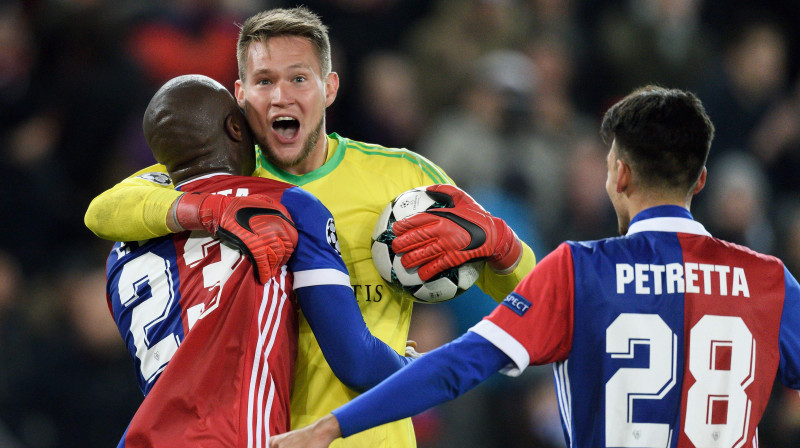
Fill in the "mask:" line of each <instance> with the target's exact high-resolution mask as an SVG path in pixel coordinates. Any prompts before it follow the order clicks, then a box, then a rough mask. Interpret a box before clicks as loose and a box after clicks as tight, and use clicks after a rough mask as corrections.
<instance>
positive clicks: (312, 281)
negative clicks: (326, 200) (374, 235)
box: [281, 187, 350, 289]
mask: <svg viewBox="0 0 800 448" xmlns="http://www.w3.org/2000/svg"><path fill="white" fill-rule="evenodd" d="M281 204H283V206H284V207H286V209H287V210H288V211H289V214H291V215H292V220H293V221H294V225H295V227H296V228H297V234H298V239H297V246H296V247H295V249H294V253H293V254H292V257H291V258H290V259H289V262H288V263H287V265H288V267H289V269H290V270H291V271H292V273H293V274H294V288H295V289H298V288H303V287H306V286H314V285H343V286H347V287H350V277H349V275H348V272H347V267H346V266H345V264H344V261H343V260H342V254H341V251H340V250H339V240H338V238H337V235H336V225H335V224H334V221H333V216H332V215H331V212H330V211H328V209H327V208H326V207H325V206H324V205H322V202H320V201H319V199H317V198H316V197H314V196H313V195H312V194H311V193H309V192H307V191H305V190H302V189H300V188H298V187H294V188H289V189H287V190H286V191H285V192H284V193H283V197H282V198H281Z"/></svg>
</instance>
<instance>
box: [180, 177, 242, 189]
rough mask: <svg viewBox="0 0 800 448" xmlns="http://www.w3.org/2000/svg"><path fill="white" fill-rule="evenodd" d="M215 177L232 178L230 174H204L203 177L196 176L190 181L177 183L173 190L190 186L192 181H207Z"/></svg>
mask: <svg viewBox="0 0 800 448" xmlns="http://www.w3.org/2000/svg"><path fill="white" fill-rule="evenodd" d="M215 176H233V174H231V173H211V174H204V175H202V176H197V177H193V178H191V179H187V180H185V181H183V182H181V183H179V184H178V185H175V189H176V190H179V189H181V188H182V187H185V186H186V185H188V184H190V183H192V182H194V181H196V180H201V179H208V178H209V177H215Z"/></svg>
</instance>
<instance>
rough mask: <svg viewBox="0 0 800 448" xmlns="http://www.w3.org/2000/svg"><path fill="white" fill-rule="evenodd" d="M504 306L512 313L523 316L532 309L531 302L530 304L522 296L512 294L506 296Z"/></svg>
mask: <svg viewBox="0 0 800 448" xmlns="http://www.w3.org/2000/svg"><path fill="white" fill-rule="evenodd" d="M503 305H505V306H507V307H508V308H510V309H511V311H513V312H515V313H517V314H518V315H520V316H522V315H523V314H525V312H527V311H528V309H529V308H530V307H531V302H529V301H528V299H526V298H525V297H522V296H521V295H519V294H517V293H515V292H512V293H511V294H509V295H508V296H506V298H505V300H503Z"/></svg>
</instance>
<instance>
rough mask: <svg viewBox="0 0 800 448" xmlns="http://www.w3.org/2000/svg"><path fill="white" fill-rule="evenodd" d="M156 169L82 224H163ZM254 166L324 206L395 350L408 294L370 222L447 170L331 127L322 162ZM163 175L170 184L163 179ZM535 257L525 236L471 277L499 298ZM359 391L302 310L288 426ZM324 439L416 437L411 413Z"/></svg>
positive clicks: (365, 444) (142, 231) (151, 230)
mask: <svg viewBox="0 0 800 448" xmlns="http://www.w3.org/2000/svg"><path fill="white" fill-rule="evenodd" d="M158 171H161V172H165V169H164V167H163V166H161V165H156V166H153V167H150V168H148V169H146V170H142V171H140V172H139V173H136V174H134V175H133V176H131V177H130V178H128V179H126V180H124V181H123V182H121V183H120V184H117V185H116V186H114V187H113V188H112V189H111V190H109V191H106V192H105V193H103V194H101V195H100V196H98V197H97V198H96V199H95V200H94V201H93V203H92V206H91V207H94V210H93V211H92V209H91V208H90V213H87V217H86V225H87V226H88V227H89V228H90V229H91V230H93V231H94V232H95V233H96V234H98V235H100V236H102V237H104V238H109V239H117V240H140V239H144V238H150V237H153V236H157V235H163V234H166V233H168V230H167V228H166V223H165V219H166V214H167V210H168V209H169V205H170V204H171V203H172V201H173V200H174V199H175V197H176V196H177V195H178V194H180V193H176V192H174V191H169V193H167V190H166V189H162V188H158V186H157V185H155V183H154V180H153V179H148V178H149V177H154V176H156V173H157V172H158ZM254 175H258V176H261V177H266V178H272V179H278V180H282V181H284V182H289V183H291V184H294V185H297V186H299V187H301V188H303V189H304V190H306V191H308V192H310V193H312V194H314V195H315V196H316V197H317V198H319V199H320V201H321V202H322V203H323V204H324V205H325V206H326V207H327V208H328V209H329V210H330V212H331V214H332V215H333V217H334V219H335V220H336V231H337V234H338V237H339V245H340V249H341V251H342V257H343V259H344V262H345V264H346V265H347V269H348V271H349V273H350V282H351V284H352V286H353V289H354V291H355V295H356V299H357V300H358V305H359V307H360V309H361V312H362V314H363V316H364V320H365V322H366V324H367V327H368V328H369V329H370V331H371V332H372V334H373V335H375V336H376V337H378V338H379V339H381V340H382V341H384V342H385V343H386V344H388V345H389V346H390V347H392V348H393V349H395V350H396V351H397V352H398V353H404V351H405V345H406V341H407V339H408V330H409V324H410V321H411V311H412V304H413V302H412V301H411V300H408V299H407V298H404V297H403V296H402V295H401V294H398V293H397V292H395V291H394V290H392V289H391V288H389V286H388V285H387V284H386V283H385V282H384V280H383V279H382V278H381V276H380V274H378V271H377V270H376V269H375V267H374V266H373V264H372V258H371V256H372V255H371V251H370V246H371V234H372V228H373V226H374V224H375V221H376V220H377V218H378V215H379V214H380V213H381V211H382V210H383V208H384V207H385V206H386V204H388V203H389V202H390V201H391V200H392V199H394V198H395V197H396V196H397V195H398V194H400V193H402V192H404V191H406V190H409V189H411V188H414V187H419V186H425V185H432V184H439V183H452V181H451V180H450V178H449V177H448V176H447V175H446V174H445V173H444V172H443V171H442V170H441V169H440V168H439V167H437V166H436V165H434V164H433V163H431V162H430V161H428V160H427V159H425V158H424V157H422V156H421V155H419V154H416V153H414V152H412V151H408V150H405V149H394V148H385V147H382V146H378V145H373V144H367V143H361V142H356V141H353V140H350V139H347V138H343V137H341V136H339V135H337V134H336V133H333V134H330V135H329V136H328V158H327V160H326V162H325V163H324V164H323V165H322V166H321V167H320V168H318V169H316V170H314V171H312V172H310V173H306V174H304V175H293V174H289V173H287V172H285V171H283V170H281V169H279V168H277V167H275V166H273V165H272V164H270V163H269V162H268V161H267V160H266V158H265V157H263V155H262V154H261V152H260V151H258V167H257V169H256V172H255V173H254ZM162 185H165V186H166V187H171V186H170V185H169V184H168V183H164V182H162ZM134 191H137V192H136V193H134ZM130 195H134V196H135V198H131V197H130ZM142 198H144V199H145V200H144V201H143V200H142ZM104 216H111V217H113V218H111V219H105V218H103V217H104ZM162 221H163V222H164V224H163V228H162V227H161V222H162ZM148 223H149V224H148ZM534 264H535V257H534V255H533V252H532V251H531V249H530V248H529V247H528V246H527V245H526V244H525V243H523V255H522V260H521V261H520V263H519V265H518V266H517V268H516V269H515V270H514V271H513V272H512V273H510V274H508V275H498V274H497V273H495V272H493V271H492V270H491V269H490V268H488V266H487V267H486V268H485V269H484V271H483V273H482V274H481V277H480V278H479V280H478V286H479V287H480V288H481V289H482V290H483V291H484V292H486V293H487V294H489V295H490V296H491V297H493V298H494V299H495V300H496V301H501V300H502V299H503V298H505V296H506V295H507V294H508V293H509V292H511V290H512V289H513V288H514V287H515V286H516V285H517V283H519V281H520V280H521V279H522V278H523V277H524V276H525V275H526V274H527V273H528V272H530V270H531V269H533V265H534ZM357 395H358V393H357V392H355V391H352V390H350V389H348V388H347V387H346V386H345V385H344V384H342V383H341V382H340V381H339V380H338V379H337V378H336V376H335V375H334V374H333V372H332V371H331V369H330V367H329V366H328V363H327V362H326V361H325V358H324V356H323V355H322V351H321V350H320V348H319V345H318V344H317V341H316V339H315V338H314V335H313V334H312V332H311V329H310V328H309V325H308V322H306V320H305V319H304V317H303V316H302V315H301V316H300V334H299V341H298V358H297V363H296V374H295V379H294V388H293V390H292V401H291V419H292V428H293V429H296V428H301V427H304V426H307V425H309V424H311V423H313V422H314V421H316V420H318V419H319V418H321V417H323V416H325V415H326V414H328V413H329V412H330V411H332V410H333V409H335V408H337V407H339V406H341V405H343V404H344V403H346V402H348V401H350V400H351V399H352V398H354V397H355V396H357ZM387 406H391V404H390V403H387ZM331 446H332V447H338V448H343V447H348V448H356V447H358V448H376V447H380V448H404V447H415V446H416V441H415V436H414V429H413V427H412V424H411V420H410V419H404V420H400V421H397V422H393V423H389V424H387V425H383V426H379V427H377V428H373V429H370V430H367V431H364V432H362V433H359V434H356V435H353V436H351V437H348V438H347V439H338V440H337V441H336V442H334V443H333V444H332V445H331Z"/></svg>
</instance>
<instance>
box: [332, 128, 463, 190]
mask: <svg viewBox="0 0 800 448" xmlns="http://www.w3.org/2000/svg"><path fill="white" fill-rule="evenodd" d="M331 137H332V138H334V139H336V140H338V141H339V148H340V149H343V150H344V157H345V158H346V159H347V161H348V162H349V163H355V164H360V165H363V166H364V167H365V168H367V169H370V170H371V171H374V172H379V171H381V170H386V169H390V170H392V172H397V171H398V170H406V171H408V172H420V173H422V174H424V175H425V176H426V177H429V178H430V179H431V180H432V181H433V182H434V183H452V181H451V180H450V178H449V177H448V176H447V174H446V173H445V172H444V170H442V169H441V168H440V167H439V166H438V165H436V164H435V163H433V162H432V161H430V160H429V159H428V158H426V157H425V156H423V155H421V154H419V153H417V152H414V151H412V150H410V149H406V148H391V147H387V146H382V145H379V144H376V143H366V142H361V141H357V140H352V139H349V138H345V137H342V136H340V135H338V134H336V133H333V134H331Z"/></svg>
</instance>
